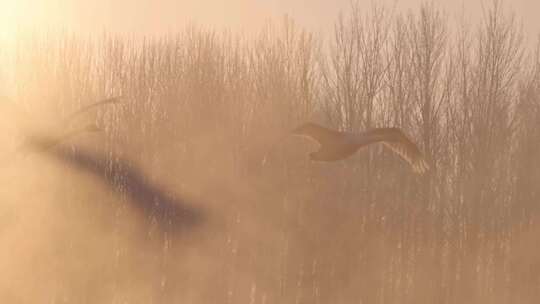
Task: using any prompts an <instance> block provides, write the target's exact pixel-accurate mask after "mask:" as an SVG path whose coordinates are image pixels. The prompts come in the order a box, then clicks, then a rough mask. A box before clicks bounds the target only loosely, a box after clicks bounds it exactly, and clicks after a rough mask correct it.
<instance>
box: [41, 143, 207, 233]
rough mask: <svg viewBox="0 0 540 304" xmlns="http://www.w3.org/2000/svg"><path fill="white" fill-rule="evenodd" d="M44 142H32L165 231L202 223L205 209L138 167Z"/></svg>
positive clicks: (79, 149) (96, 154)
mask: <svg viewBox="0 0 540 304" xmlns="http://www.w3.org/2000/svg"><path fill="white" fill-rule="evenodd" d="M43 142H46V141H39V140H38V141H34V142H32V144H34V145H35V146H36V148H41V149H43V148H45V150H46V153H47V155H50V156H51V157H54V158H56V159H58V160H60V161H62V162H64V163H65V164H68V165H71V166H72V168H73V169H78V170H80V171H82V172H87V173H91V174H93V175H94V176H96V177H97V178H99V179H100V180H102V181H103V182H104V183H105V184H106V185H108V186H109V187H110V188H111V189H112V190H114V191H117V192H118V193H120V194H123V195H124V194H125V195H127V196H128V198H129V202H130V203H131V206H132V207H133V208H135V210H138V211H139V212H140V213H141V215H143V216H144V217H146V218H147V219H148V220H149V223H151V222H152V221H155V222H156V223H157V224H158V227H160V228H161V229H162V230H163V231H165V232H170V233H179V232H185V231H187V230H189V229H191V228H195V227H197V226H199V225H200V224H202V223H203V222H204V220H205V214H204V210H202V209H201V208H199V207H197V206H196V205H195V204H194V202H193V199H192V198H189V197H186V195H182V196H180V197H179V196H178V195H174V194H173V193H171V192H169V191H167V190H166V189H163V188H161V187H159V186H157V185H154V184H152V183H150V182H149V178H148V177H147V176H146V175H145V174H143V172H142V171H140V170H139V169H138V168H137V166H136V165H135V164H134V163H132V162H130V161H128V160H124V159H121V158H120V159H114V160H113V159H110V158H109V157H108V156H107V155H105V154H100V153H96V152H91V151H86V150H83V149H81V148H77V149H75V151H73V150H72V149H67V148H60V149H46V147H43V146H42V145H43Z"/></svg>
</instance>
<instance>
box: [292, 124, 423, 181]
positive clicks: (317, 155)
mask: <svg viewBox="0 0 540 304" xmlns="http://www.w3.org/2000/svg"><path fill="white" fill-rule="evenodd" d="M293 134H294V135H299V136H307V137H309V138H312V139H314V140H315V141H317V142H318V143H319V144H320V148H319V150H317V151H315V152H312V153H310V159H311V160H314V161H337V160H341V159H345V158H347V157H349V156H351V155H353V154H354V153H356V152H357V151H358V150H359V149H361V148H363V147H366V146H368V145H370V144H373V143H379V142H381V143H383V144H384V145H385V146H386V147H388V148H390V149H391V150H392V151H393V152H395V153H397V154H399V155H400V156H401V157H402V158H403V159H404V160H406V161H407V162H408V163H409V164H410V165H411V166H412V169H413V171H415V172H416V173H424V172H425V171H427V169H428V168H429V166H428V164H427V162H426V161H425V159H424V158H423V156H422V153H421V152H420V150H419V149H418V147H417V146H416V145H415V144H414V143H413V142H412V141H411V140H410V139H409V138H408V137H407V136H406V135H405V134H404V133H403V132H402V131H401V130H400V129H399V128H374V129H370V130H367V131H364V132H360V133H352V132H340V131H336V130H332V129H328V128H325V127H323V126H320V125H317V124H314V123H306V124H303V125H301V126H300V127H298V128H296V129H295V130H294V131H293Z"/></svg>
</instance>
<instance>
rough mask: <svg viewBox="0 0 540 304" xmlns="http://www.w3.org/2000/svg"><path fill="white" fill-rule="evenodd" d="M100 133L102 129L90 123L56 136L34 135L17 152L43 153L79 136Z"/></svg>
mask: <svg viewBox="0 0 540 304" xmlns="http://www.w3.org/2000/svg"><path fill="white" fill-rule="evenodd" d="M100 131H101V129H99V128H98V126H97V125H96V124H94V123H90V124H87V125H84V126H81V127H77V128H71V129H70V130H66V131H62V132H60V133H56V134H51V133H49V134H41V135H39V134H37V133H32V134H29V135H27V136H26V137H25V138H24V139H23V142H22V143H21V144H20V145H19V147H18V149H17V152H21V153H27V152H29V151H34V152H36V151H37V152H43V151H46V150H48V149H51V148H53V147H55V146H56V145H59V144H60V143H62V142H63V141H66V140H69V139H70V138H73V137H75V136H77V135H79V134H84V133H95V132H100Z"/></svg>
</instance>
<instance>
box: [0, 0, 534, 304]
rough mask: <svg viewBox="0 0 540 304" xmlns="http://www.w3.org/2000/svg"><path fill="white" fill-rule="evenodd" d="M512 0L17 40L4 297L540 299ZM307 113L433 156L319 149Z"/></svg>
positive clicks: (526, 82)
mask: <svg viewBox="0 0 540 304" xmlns="http://www.w3.org/2000/svg"><path fill="white" fill-rule="evenodd" d="M505 7H506V5H503V4H501V3H499V2H493V3H491V4H490V5H486V11H485V14H484V15H483V17H482V18H483V19H480V21H481V22H468V21H469V20H467V19H466V18H454V17H452V16H451V14H449V13H448V12H449V11H448V10H447V9H446V8H444V7H440V6H437V5H436V4H433V3H432V4H423V5H419V6H418V7H415V8H414V9H412V10H405V9H404V10H396V9H395V8H394V7H385V6H370V7H366V6H363V5H356V6H355V5H353V6H351V7H350V8H349V9H348V10H347V11H346V12H345V13H344V14H343V15H341V17H336V19H335V20H333V22H334V31H332V32H331V34H330V35H324V37H323V36H321V35H320V34H319V33H318V32H317V31H310V30H309V29H306V28H303V27H302V26H300V25H298V23H297V22H295V20H294V18H290V17H287V18H281V19H277V20H273V21H272V22H271V23H269V24H268V25H267V26H266V27H264V28H263V29H262V30H260V31H258V32H257V34H255V35H253V36H249V37H247V36H245V35H243V34H242V33H240V32H238V33H236V32H234V31H226V32H224V31H222V30H221V29H218V28H214V27H212V26H197V25H193V24H192V25H186V26H184V27H182V28H181V29H179V30H178V31H175V32H174V33H170V34H168V35H155V36H147V37H146V38H145V39H137V38H134V37H127V36H124V35H117V34H115V33H102V34H101V35H99V36H94V37H88V36H85V35H74V34H67V33H50V32H46V33H40V32H35V33H33V34H31V35H21V36H19V37H18V38H17V41H16V44H14V45H13V47H12V48H11V49H10V50H9V51H4V52H0V62H3V63H5V64H3V65H2V67H1V68H0V79H2V83H1V84H0V96H5V97H2V98H1V99H0V126H1V127H2V130H3V132H2V134H0V184H1V185H2V186H1V187H0V203H1V204H0V241H1V243H2V245H3V247H2V248H3V250H1V251H0V270H1V273H2V274H3V275H2V277H1V278H0V300H1V301H2V303H36V302H37V303H40V302H48V303H201V304H203V303H261V304H263V303H295V304H301V303H370V304H371V303H400V304H401V303H415V304H417V303H537V301H538V300H540V291H539V290H538V284H540V272H539V270H538V267H537V265H538V263H539V262H540V260H539V255H538V252H539V248H538V245H537V244H536V238H537V237H538V232H539V231H540V226H539V225H538V216H539V213H540V208H538V206H537V203H538V202H539V201H540V191H538V190H537V188H538V186H537V185H538V183H539V182H540V153H539V152H540V141H539V139H540V130H539V129H538V127H537V125H538V121H540V103H539V98H540V45H539V44H538V41H537V40H535V39H532V40H531V38H530V35H526V34H525V33H524V32H523V31H522V28H521V27H520V22H519V16H516V15H513V14H511V13H509V12H507V10H506V9H505ZM116 97H118V98H121V100H122V101H121V102H118V103H114V104H106V105H102V106H99V107H90V108H89V107H88V105H91V104H92V103H93V102H96V101H99V100H103V99H106V98H116ZM80 109H90V110H88V111H86V112H85V113H83V114H81V115H77V117H76V119H74V120H73V121H71V120H69V118H70V117H71V115H72V113H77V111H78V110H80ZM67 121H69V124H68V123H66V122H67ZM308 121H311V122H316V123H319V124H322V125H324V126H327V127H329V128H333V129H336V130H341V131H351V132H359V131H362V130H366V129H371V128H376V127H399V128H401V129H402V130H404V131H405V132H406V133H407V134H409V135H410V137H411V139H412V140H413V141H414V142H415V143H416V144H417V145H418V146H419V148H420V150H421V151H422V153H423V154H424V156H425V158H426V160H427V161H428V163H429V165H430V170H429V171H428V172H427V173H426V174H424V175H419V174H415V173H414V172H413V171H412V170H411V168H410V166H409V165H408V164H407V163H406V162H404V161H403V160H402V159H400V158H399V157H397V156H396V154H394V153H392V152H391V151H389V150H388V149H384V147H382V145H372V146H369V147H366V148H363V149H362V150H360V151H359V152H358V153H356V154H355V155H354V156H352V157H350V158H347V159H345V160H342V161H337V162H328V163H323V162H313V161H311V160H310V159H309V157H308V154H309V153H310V152H312V151H314V150H316V149H317V145H316V144H315V143H313V142H310V141H308V140H305V139H303V138H298V137H294V136H291V134H290V133H291V131H292V130H293V129H294V128H295V127H297V126H298V125H300V124H302V123H305V122H308ZM88 125H91V126H94V125H95V126H97V128H96V130H94V131H93V132H86V131H85V130H88V129H87V128H86V127H85V126H88ZM77 128H80V130H81V132H80V133H79V132H77V133H76V135H74V136H71V135H70V136H66V134H71V133H70V132H71V131H70V130H79V129H77ZM73 134H75V133H73ZM21 147H24V149H22V148H21Z"/></svg>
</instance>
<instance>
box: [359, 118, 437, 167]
mask: <svg viewBox="0 0 540 304" xmlns="http://www.w3.org/2000/svg"><path fill="white" fill-rule="evenodd" d="M369 134H372V135H375V136H377V137H379V138H380V141H381V142H382V143H383V144H384V145H385V146H386V147H388V148H390V149H391V150H392V151H393V152H395V153H397V154H398V155H399V156H401V158H403V159H404V160H406V161H407V162H408V163H409V164H410V165H411V167H412V169H413V171H414V172H415V173H419V174H423V173H425V172H426V171H427V170H428V169H429V165H428V163H427V162H426V160H425V159H424V156H423V155H422V152H420V149H418V146H416V144H414V143H413V142H412V141H411V140H410V139H409V138H408V137H407V135H405V133H403V131H401V130H400V129H398V128H379V129H374V130H371V131H369Z"/></svg>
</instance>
